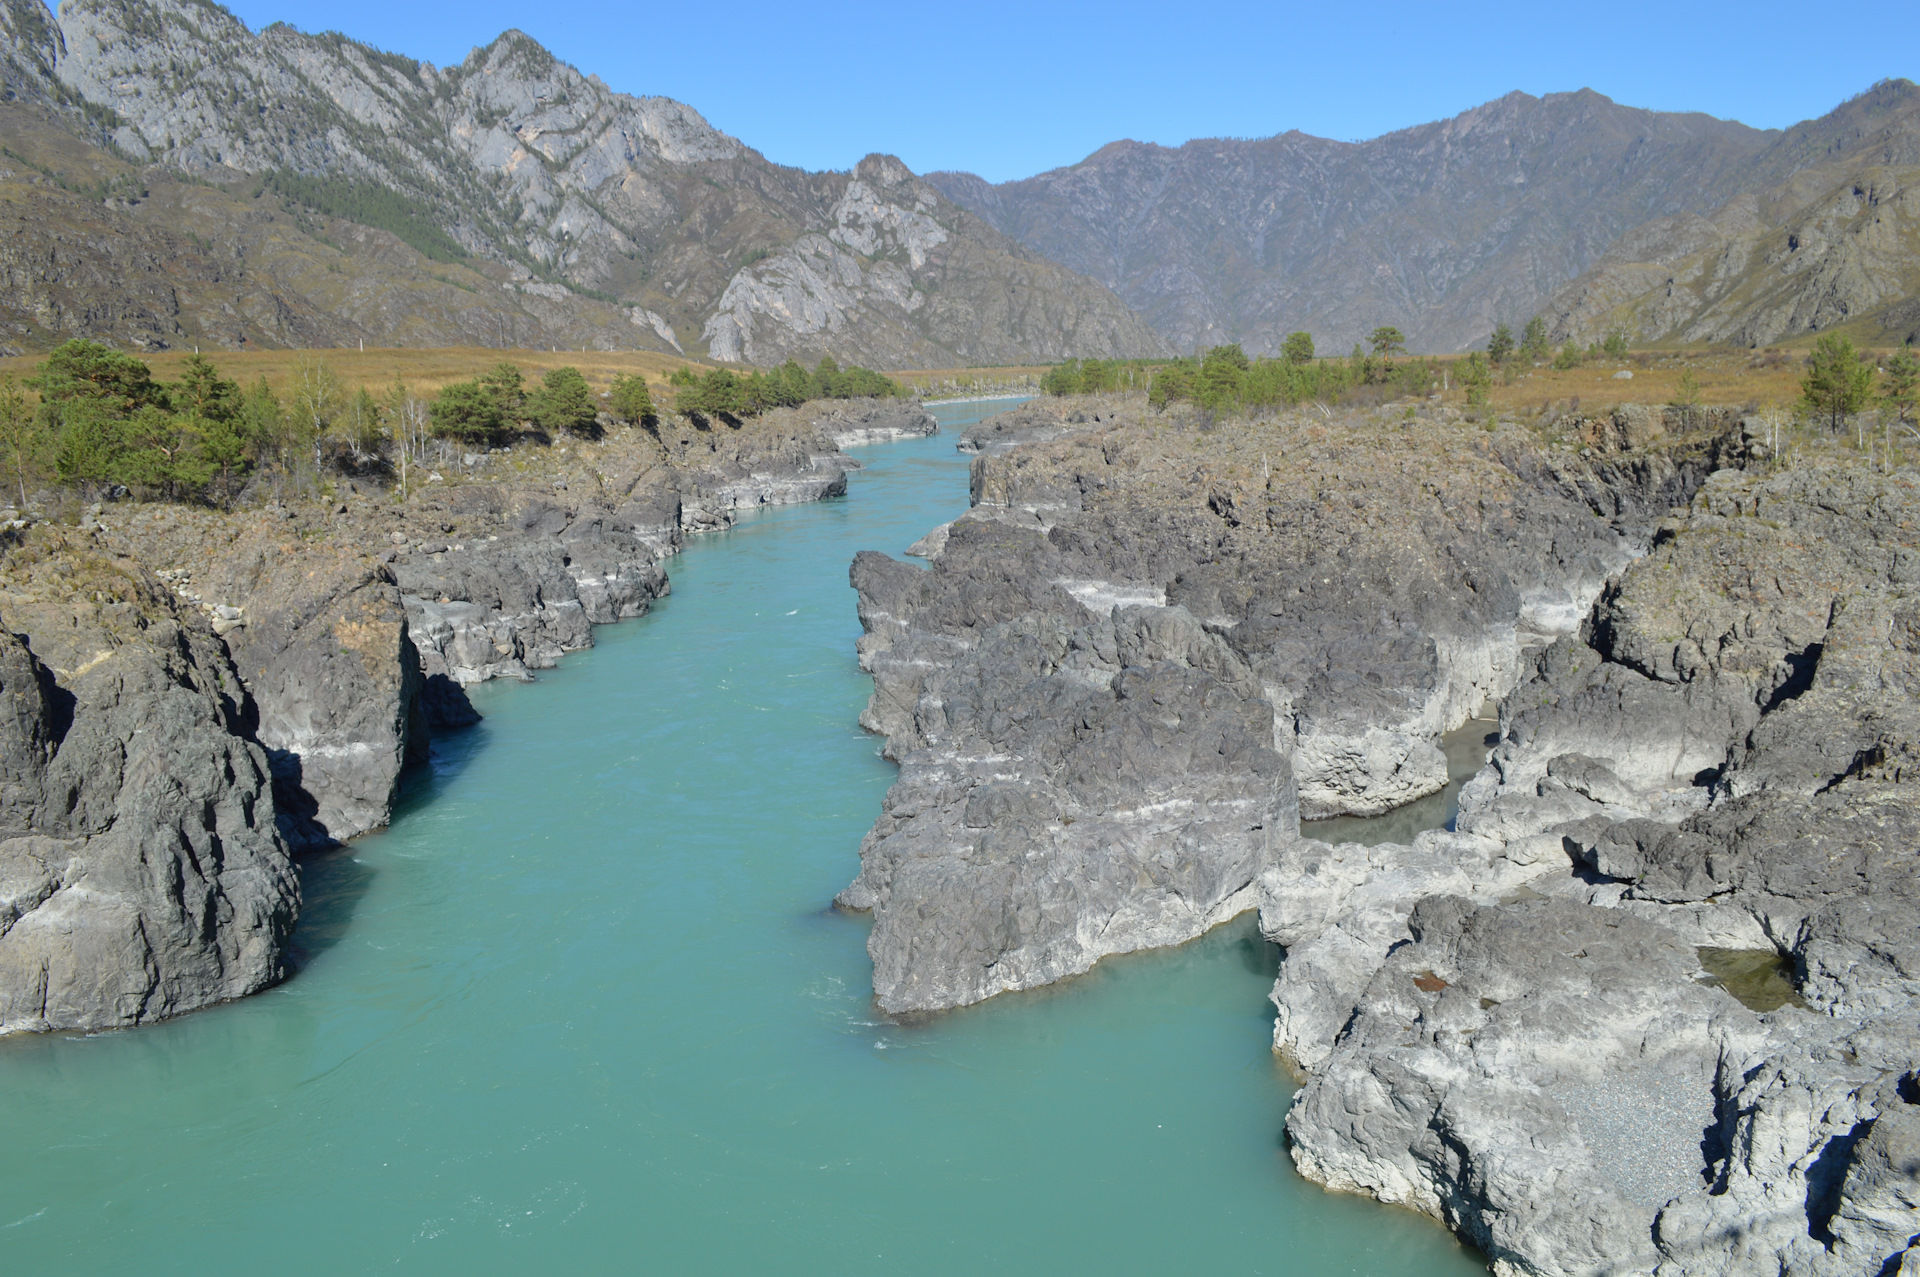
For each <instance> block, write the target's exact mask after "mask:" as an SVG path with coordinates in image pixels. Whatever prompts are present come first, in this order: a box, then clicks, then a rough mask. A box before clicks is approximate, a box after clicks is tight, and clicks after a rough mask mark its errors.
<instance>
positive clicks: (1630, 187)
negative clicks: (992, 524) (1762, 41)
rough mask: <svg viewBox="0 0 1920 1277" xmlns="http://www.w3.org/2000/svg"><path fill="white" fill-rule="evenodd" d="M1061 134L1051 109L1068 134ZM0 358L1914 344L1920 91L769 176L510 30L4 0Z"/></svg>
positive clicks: (106, 1)
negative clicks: (418, 350) (1054, 165)
mask: <svg viewBox="0 0 1920 1277" xmlns="http://www.w3.org/2000/svg"><path fill="white" fill-rule="evenodd" d="M1036 126H1037V127H1044V122H1039V123H1038V124H1037V125H1036ZM0 142H4V145H5V154H4V155H0V195H4V201H5V206H6V208H5V211H4V212H3V213H0V278H4V279H5V280H6V281H7V285H8V286H7V288H5V289H3V290H0V349H4V350H8V351H15V352H18V351H24V350H30V349H44V348H45V347H46V346H48V345H50V344H52V343H53V342H54V341H57V340H60V339H63V338H64V337H66V336H76V335H78V336H89V337H98V338H102V339H105V340H110V341H114V342H116V343H120V344H124V345H129V346H133V347H138V348H146V349H160V348H165V347H170V346H181V345H185V344H188V343H192V344H195V345H200V344H206V345H211V346H214V347H221V346H226V347H232V346H239V345H275V346H308V345H311V346H328V345H343V344H348V343H352V342H356V341H364V342H368V343H372V344H382V345H443V344H463V345H488V346H503V347H504V346H566V347H578V346H592V347H596V348H602V349H631V348H638V349H657V350H678V351H681V352H684V353H690V354H705V355H711V356H712V357H713V358H715V359H720V360H724V361H735V362H741V363H751V364H762V365H765V364H771V363H776V362H778V361H780V360H782V359H785V358H788V357H797V358H800V359H803V360H807V361H811V360H814V359H817V358H819V357H820V356H822V355H832V356H834V357H836V358H839V359H842V360H851V361H857V362H860V363H865V364H869V365H873V366H878V367H883V368H903V367H951V366H958V365H968V364H1005V363H1028V362H1051V361H1056V360H1061V359H1067V358H1076V357H1083V358H1084V357H1098V358H1113V357H1121V356H1148V357H1159V356H1165V355H1167V354H1170V353H1191V352H1193V351H1196V350H1198V349H1201V348H1204V347H1206V346H1211V345H1215V344H1219V343H1224V342H1232V341H1238V342H1240V343H1241V344H1242V345H1244V346H1245V347H1246V349H1247V350H1248V352H1249V353H1251V354H1273V353H1277V352H1278V350H1279V348H1280V345H1281V342H1282V341H1283V340H1284V338H1285V336H1286V334H1288V333H1290V332H1293V331H1296V330H1305V331H1307V332H1310V333H1311V334H1312V335H1313V337H1314V339H1315V342H1316V343H1317V345H1318V348H1319V351H1320V353H1322V354H1342V353H1345V351H1346V350H1347V349H1348V348H1349V347H1350V346H1351V345H1352V344H1353V343H1354V342H1355V341H1357V340H1359V339H1361V338H1362V337H1364V336H1365V334H1367V333H1368V332H1370V331H1371V330H1372V329H1374V328H1376V327H1378V326H1381V325H1389V324H1390V325H1393V326H1395V327H1397V328H1399V329H1400V330H1401V331H1402V332H1403V333H1405V334H1406V336H1407V339H1408V345H1409V346H1410V348H1411V349H1413V350H1415V351H1435V352H1446V351H1458V350H1463V349H1467V348H1471V347H1474V346H1478V345H1481V344H1483V343H1484V341H1485V339H1486V337H1487V335H1488V334H1489V333H1490V332H1491V331H1492V329H1493V327H1494V325H1495V324H1496V323H1500V322H1506V323H1508V324H1511V325H1514V326H1515V327H1516V328H1517V327H1518V326H1519V325H1520V324H1522V323H1524V322H1525V320H1526V319H1527V318H1528V317H1529V316H1531V315H1533V314H1536V313H1538V314H1542V315H1543V316H1545V317H1546V318H1547V319H1548V322H1549V325H1550V327H1551V328H1552V331H1553V333H1554V335H1555V338H1556V340H1564V339H1568V338H1572V339H1576V340H1580V341H1582V342H1585V341H1591V340H1596V339H1598V338H1600V337H1602V336H1604V335H1605V334H1606V333H1608V332H1611V331H1613V330H1615V329H1619V330H1621V331H1624V332H1626V333H1627V334H1628V336H1629V338H1630V339H1631V340H1634V341H1637V342H1642V343H1646V342H1679V341H1714V342H1736V343H1741V344H1749V345H1752V344H1764V343H1766V342H1771V341H1778V340H1781V339H1783V338H1785V337H1789V336H1792V335H1794V334H1803V333H1805V332H1809V331H1814V330H1819V329H1825V328H1831V327H1836V326H1840V327H1847V328H1849V329H1850V330H1858V331H1859V332H1860V333H1861V334H1863V335H1865V336H1867V337H1869V338H1871V339H1874V340H1899V339H1904V338H1905V337H1906V336H1908V335H1914V334H1920V194H1915V192H1916V191H1920V185H1917V184H1916V181H1915V174H1916V173H1920V90H1917V89H1916V88H1915V87H1914V85H1913V84H1912V83H1910V82H1908V81H1905V80H1896V81H1887V82H1885V83H1882V84H1880V85H1876V86H1875V87H1874V88H1873V89H1871V90H1870V91H1868V92H1866V93H1863V94H1861V95H1860V96H1859V97H1856V98H1854V99H1852V100H1850V101H1848V102H1846V103H1843V104H1842V105H1841V106H1839V107H1838V108H1836V109H1835V110H1834V111H1832V112H1830V113H1829V114H1827V115H1825V116H1823V117H1821V118H1820V119H1817V120H1810V121H1807V122H1805V123H1802V124H1799V125H1796V126H1794V127H1793V128H1790V129H1786V130H1758V129H1752V128H1748V127H1747V126H1745V125H1743V124H1739V123H1735V122H1732V121H1727V120H1720V119H1715V118H1713V117H1711V116H1708V115H1702V114H1694V113H1672V112H1658V111H1646V110H1639V109H1636V108H1633V107H1626V106H1621V105H1619V104H1617V103H1615V102H1613V101H1611V100H1609V99H1608V98H1606V97H1604V96H1602V95H1600V94H1598V93H1595V92H1592V91H1591V90H1584V89H1583V90H1580V91H1578V92H1573V93H1554V94H1548V95H1547V96H1545V97H1533V96H1530V95H1528V94H1525V93H1511V94H1508V95H1507V96H1505V97H1502V98H1500V99H1498V100H1496V101H1493V102H1489V103H1486V104H1485V105H1483V106H1479V107H1476V108H1474V109H1472V110H1470V111H1467V112H1465V113H1463V114H1461V115H1458V116H1455V117H1454V118H1452V119H1449V120H1443V121H1440V122H1437V123H1432V124H1423V125H1420V126H1418V127H1415V128H1409V129H1402V130H1400V131H1398V132H1395V133H1389V134H1386V135H1385V136H1382V137H1378V138H1374V139H1372V140H1370V141H1364V142H1336V141H1331V140H1328V139H1325V138H1317V137H1310V136H1308V135H1306V134H1303V133H1299V132H1291V133H1283V134H1280V135H1278V136H1275V137H1268V138H1259V139H1250V140H1249V139H1202V140H1196V141H1192V142H1188V143H1186V144H1185V145H1183V146H1178V147H1165V146H1157V145H1149V144H1144V143H1138V142H1129V141H1122V142H1115V143H1112V144H1111V145H1108V146H1106V147H1103V148H1101V149H1100V150H1099V151H1096V152H1095V153H1094V154H1092V155H1090V156H1088V157H1087V158H1086V159H1085V160H1083V161H1081V162H1080V163H1078V164H1075V165H1071V166H1069V167H1066V168H1062V169H1055V170H1053V171H1051V172H1047V173H1042V174H1040V175H1038V176H1036V177H1031V178H1027V179H1024V180H1022V181H1017V182H1007V183H1002V184H999V185H993V184H989V183H987V182H985V181H982V180H981V179H979V178H977V177H974V176H972V175H970V174H966V173H933V174H929V175H926V176H925V177H919V176H915V175H914V174H913V173H912V172H910V171H909V170H908V169H907V168H906V166H905V165H903V164H902V163H901V162H900V161H899V160H897V159H895V158H893V157H891V156H885V155H870V156H868V157H867V158H866V159H864V160H862V161H861V162H860V163H859V164H858V165H857V166H856V167H855V168H854V169H853V170H852V171H851V172H826V173H812V172H806V171H804V170H800V169H794V168H787V167H784V166H781V165H777V164H774V163H771V162H769V161H768V160H767V159H766V158H765V157H764V156H762V155H761V154H760V153H758V152H757V151H755V150H753V149H752V148H751V147H749V146H747V145H745V144H744V143H743V142H741V141H740V140H738V139H736V138H733V137H730V136H728V135H727V134H725V133H722V132H720V131H719V130H717V129H714V128H713V127H712V126H710V125H709V124H708V123H707V121H706V120H705V119H704V118H703V117H702V116H701V115H700V114H699V113H698V112H697V111H695V110H694V109H693V108H692V107H690V106H687V105H684V104H682V103H680V102H676V101H673V100H671V99H668V98H663V97H634V96H630V95H627V94H621V93H615V92H613V91H612V90H611V89H609V88H608V87H607V86H606V85H605V84H603V83H602V82H601V81H600V80H599V79H598V78H597V77H594V76H589V75H582V74H581V73H580V72H578V71H577V70H575V69H574V68H572V67H570V66H567V65H566V64H564V63H562V62H559V61H558V60H556V59H555V58H554V57H553V56H552V55H551V54H550V53H548V52H547V51H546V50H545V49H543V48H542V47H541V46H540V45H539V44H537V43H535V42H534V41H533V40H531V39H530V38H528V37H527V36H525V35H523V34H521V33H519V32H515V31H509V32H507V33H505V34H504V35H502V36H500V37H499V38H498V39H496V40H494V41H493V42H492V43H491V44H489V45H487V46H486V47H485V48H480V49H475V50H474V51H473V52H472V53H471V54H470V55H469V56H468V57H467V58H466V59H464V60H463V61H462V62H460V63H459V64H458V65H454V66H450V67H445V68H440V67H435V66H432V65H430V64H428V63H424V62H420V61H417V60H415V59H412V58H409V57H404V56H400V55H396V54H391V53H385V52H382V51H380V50H377V49H374V48H371V47H369V46H367V45H363V44H360V43H357V42H356V41H353V40H351V39H348V38H346V37H344V36H341V35H338V34H334V33H324V34H320V35H308V34H305V33H302V32H299V31H296V30H294V29H292V28H291V27H287V26H285V25H281V24H275V25H273V26H269V27H267V28H265V29H264V30H261V31H259V32H254V31H251V30H249V29H248V28H247V27H246V26H245V24H243V23H242V22H240V21H239V20H238V19H236V18H235V17H234V16H233V15H232V14H231V13H229V12H228V11H227V10H225V9H223V8H221V7H219V6H218V5H215V4H212V3H210V2H209V0H68V2H67V3H66V4H64V5H63V6H62V7H61V9H60V11H59V13H58V15H57V16H56V15H55V14H54V13H53V12H51V11H49V9H48V8H47V7H46V6H45V4H44V3H42V0H0Z"/></svg>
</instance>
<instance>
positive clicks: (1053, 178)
mask: <svg viewBox="0 0 1920 1277" xmlns="http://www.w3.org/2000/svg"><path fill="white" fill-rule="evenodd" d="M1914 94H1915V90H1914V88H1913V86H1912V85H1911V84H1908V83H1907V82H1905V81H1898V82H1890V83H1889V84H1888V85H1884V86H1880V87H1878V88H1876V89H1875V90H1874V91H1872V92H1871V93H1868V94H1865V95H1863V96H1862V97H1861V98H1857V99H1855V100H1854V101H1852V102H1849V103H1847V104H1844V105H1843V106H1841V107H1840V108H1838V109H1837V110H1835V111H1834V112H1833V113H1831V114H1830V115H1828V116H1826V117H1823V118H1822V119H1820V120H1815V121H1809V122H1807V123H1805V124H1802V125H1798V126H1796V127H1795V128H1793V129H1789V130H1786V131H1784V132H1781V131H1777V130H1774V131H1765V130H1758V129H1751V128H1748V127H1746V126H1745V125H1742V124H1738V123H1734V122H1731V121H1725V120H1718V119H1714V118H1712V117H1711V116H1706V115H1700V114H1676V113H1668V112H1658V111H1644V110H1638V109H1635V108H1632V107H1625V106H1621V105H1619V104H1617V103H1615V102H1613V101H1611V100H1609V99H1608V98H1606V97H1604V96H1602V95H1601V94H1598V93H1595V92H1592V91H1591V90H1581V91H1580V92H1577V93H1555V94H1548V95H1547V96H1545V97H1541V98H1536V97H1532V96H1530V95H1528V94H1525V93H1511V94H1508V95H1507V96H1506V97H1503V98H1500V99H1499V100H1497V101H1494V102H1489V103H1487V104H1486V105H1484V106H1480V107H1476V108H1474V109H1473V110H1471V111H1467V112H1465V113H1464V114H1462V115H1459V116H1456V117H1454V118H1453V119H1450V120H1444V121H1441V122H1439V123H1435V124H1426V125H1421V126H1419V127H1417V128H1411V129H1403V130H1401V131H1399V132H1396V133H1390V134H1387V135H1386V136H1384V137H1379V138H1374V139H1373V140H1371V141H1366V142H1335V141H1330V140H1328V139H1325V138H1316V137H1309V136H1307V135H1305V134H1301V133H1285V134H1281V135H1279V136H1277V137H1271V138H1261V139H1253V140H1241V139H1205V140H1198V141H1193V142H1188V143H1187V144H1186V145H1184V146H1180V147H1163V146H1153V145H1147V144H1143V143H1137V142H1116V143H1113V144H1112V145H1110V146H1107V147H1104V148H1102V149H1101V150H1099V151H1097V152H1095V153H1094V154H1093V155H1091V156H1089V157H1088V158H1087V159H1085V160H1083V161H1081V162H1080V163H1079V164H1075V165H1072V166H1070V167H1067V168H1063V169H1056V170H1053V171H1052V172H1048V173H1042V174H1040V175H1039V176H1037V177H1032V178H1027V179H1025V180H1023V181H1018V182H1008V183H1004V184H1001V185H997V186H995V185H989V184H987V183H985V182H982V181H980V180H979V179H978V178H975V177H973V176H971V175H969V174H965V173H931V174H928V175H927V178H926V180H927V181H928V182H929V183H931V184H932V185H934V186H936V187H938V188H939V189H940V190H942V191H944V192H945V193H946V194H947V195H948V197H949V198H951V199H953V200H954V201H955V202H956V203H959V204H963V205H965V206H967V207H968V208H971V209H973V210H974V211H975V212H976V213H978V214H980V216H982V217H983V218H985V219H986V220H987V221H989V222H991V223H992V224H993V225H994V226H996V227H998V228H999V229H1000V230H1002V231H1005V232H1006V233H1007V234H1009V235H1011V236H1013V237H1014V238H1015V239H1018V240H1019V241H1020V242H1022V243H1023V244H1026V245H1028V246H1029V247H1031V248H1033V249H1036V250H1037V251H1039V252H1041V253H1044V254H1046V255H1047V256H1049V257H1051V258H1053V259H1054V260H1055V261H1058V262H1061V263H1063V264H1065V265H1068V266H1071V267H1072V268H1073V269H1075V270H1077V271H1080V272H1082V273H1084V274H1086V275H1090V276H1092V277H1093V278H1094V279H1097V280H1099V281H1100V282H1101V283H1103V284H1106V285H1107V286H1108V287H1110V288H1112V289H1113V290H1114V291H1115V292H1117V293H1118V294H1119V295H1120V296H1121V297H1123V298H1125V299H1126V300H1127V301H1128V302H1129V303H1131V304H1132V305H1133V306H1135V307H1137V308H1138V309H1139V310H1140V311H1141V312H1142V313H1143V314H1144V315H1146V317H1147V318H1148V320H1149V321H1150V322H1151V323H1152V324H1153V326H1154V328H1155V329H1156V330H1157V331H1158V332H1159V333H1160V334H1161V335H1162V336H1163V337H1165V338H1166V339H1167V340H1168V341H1169V342H1170V343H1171V344H1172V345H1173V346H1174V347H1175V348H1177V349H1180V350H1183V351H1192V350H1194V349H1196V348H1198V347H1202V346H1207V345H1212V344H1215V343H1218V342H1225V341H1239V342H1241V343H1242V344H1243V345H1244V346H1245V347H1246V348H1247V350H1248V351H1249V352H1250V353H1263V354H1270V353H1274V352H1276V351H1277V350H1278V348H1279V344H1280V342H1281V340H1282V339H1283V338H1284V336H1285V335H1286V333H1288V332H1290V331H1293V330H1296V329H1302V330H1306V331H1309V332H1311V333H1312V334H1313V335H1314V338H1315V340H1316V341H1317V342H1318V343H1319V346H1320V349H1321V351H1322V352H1323V353H1325V352H1329V351H1334V352H1339V351H1344V350H1345V349H1346V348H1347V347H1348V346H1349V345H1350V344H1351V343H1352V342H1354V341H1356V340H1358V339H1359V338H1361V337H1362V336H1363V335H1364V334H1366V333H1367V332H1369V331H1370V330H1371V329H1373V328H1374V327H1376V326H1378V325H1381V324H1393V325H1396V326H1397V327H1399V328H1400V329H1401V330H1402V331H1404V332H1405V333H1406V334H1407V336H1408V338H1409V342H1410V344H1411V346H1412V347H1413V348H1414V349H1416V350H1430V351H1452V350H1461V349H1466V348H1469V347H1472V346H1476V345H1480V344H1482V343H1483V342H1484V341H1485V339H1486V337H1487V335H1488V334H1489V333H1490V332H1491V330H1492V328H1493V326H1494V325H1495V324H1496V323H1499V322H1506V323H1510V324H1513V325H1514V326H1515V327H1516V328H1517V327H1518V326H1519V324H1520V323H1521V322H1523V321H1524V320H1525V319H1527V318H1528V317H1529V316H1530V315H1532V314H1533V313H1535V312H1536V311H1539V310H1542V309H1549V308H1551V307H1552V306H1557V307H1559V309H1560V310H1561V311H1562V312H1563V318H1562V327H1563V328H1567V330H1568V331H1572V330H1573V329H1578V330H1579V331H1580V332H1581V333H1583V334H1584V333H1586V332H1587V331H1588V329H1590V328H1591V327H1592V326H1593V323H1594V322H1595V320H1594V316H1593V315H1592V314H1589V313H1588V312H1587V311H1582V312H1581V314H1580V316H1579V317H1578V318H1569V317H1567V316H1570V315H1571V310H1570V308H1571V306H1572V303H1571V302H1570V301H1568V300H1566V299H1567V297H1568V296H1569V295H1568V294H1566V293H1563V292H1562V291H1560V290H1563V289H1565V288H1567V287H1568V286H1569V285H1570V283H1571V281H1574V280H1576V279H1578V278H1579V277H1581V276H1582V275H1583V273H1584V272H1586V271H1588V270H1589V269H1590V268H1593V267H1595V266H1596V264H1598V263H1600V262H1601V261H1602V259H1603V258H1605V257H1607V255H1608V253H1609V250H1610V249H1611V248H1613V247H1614V246H1615V245H1616V244H1618V243H1621V242H1623V241H1622V237H1623V236H1628V235H1629V233H1631V232H1637V231H1640V230H1642V229H1643V228H1645V227H1647V226H1648V225H1649V224H1652V223H1656V222H1662V219H1667V220H1670V221H1675V220H1677V222H1678V223H1685V222H1686V219H1688V218H1699V217H1703V216H1706V215H1708V214H1711V213H1713V211H1714V210H1716V209H1720V208H1722V207H1724V206H1726V205H1727V204H1728V202H1729V201H1731V200H1733V199H1734V198H1735V197H1736V196H1737V195H1741V194H1743V193H1748V192H1763V193H1770V192H1775V191H1777V190H1778V189H1779V188H1781V187H1783V186H1785V185H1787V184H1789V183H1792V182H1794V181H1796V180H1799V177H1800V175H1802V174H1804V173H1806V172H1807V171H1808V170H1809V169H1810V168H1813V167H1818V166H1828V165H1831V164H1833V163H1836V162H1839V161H1840V160H1841V159H1842V158H1843V157H1846V156H1852V155H1858V156H1861V157H1863V162H1864V157H1867V156H1870V155H1873V154H1880V155H1883V156H1885V157H1887V158H1886V159H1885V161H1884V162H1889V163H1890V162H1893V157H1897V156H1899V155H1904V154H1906V153H1907V152H1908V150H1909V149H1910V148H1911V146H1912V144H1913V139H1914V136H1915V134H1914V130H1913V125H1912V117H1911V112H1910V111H1909V110H1908V109H1907V108H1906V107H1905V106H1903V105H1902V104H1903V103H1910V102H1911V101H1912V99H1913V97H1914ZM1876 148H1877V150H1876ZM1770 197H1771V196H1769V198H1770ZM1662 224H1665V223H1664V222H1662ZM1636 278H1637V277H1636ZM1606 296H1607V298H1608V305H1607V306H1603V307H1601V309H1604V310H1609V311H1610V309H1611V305H1612V298H1613V293H1612V292H1609V293H1607V294H1606ZM1550 299H1552V301H1551V303H1550ZM1589 309H1591V307H1589ZM1569 324H1570V325H1571V328H1568V327H1567V326H1568V325H1569ZM1670 327H1671V326H1670V325H1665V326H1663V323H1662V322H1660V321H1651V322H1650V324H1649V327H1648V328H1647V330H1646V331H1645V332H1644V333H1639V334H1636V335H1637V336H1641V337H1643V338H1644V339H1647V340H1652V339H1655V338H1664V337H1667V336H1668V335H1669V329H1670Z"/></svg>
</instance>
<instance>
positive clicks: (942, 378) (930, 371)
mask: <svg viewBox="0 0 1920 1277" xmlns="http://www.w3.org/2000/svg"><path fill="white" fill-rule="evenodd" d="M1051 367H1052V365H1051V364H1009V365H1007V366H1005V367H1002V368H907V369H903V370H901V371H899V372H890V373H888V374H887V376H889V377H891V378H893V379H894V380H895V381H897V382H899V383H900V384H901V385H904V386H917V387H918V388H919V389H921V390H923V391H926V392H928V393H929V395H932V396H936V397H937V394H938V393H939V392H941V391H950V392H954V393H964V392H966V391H968V390H995V389H1003V388H1004V389H1016V388H1026V387H1030V386H1037V385H1039V383H1040V378H1042V377H1044V376H1045V375H1046V374H1047V370H1048V369H1050V368H1051Z"/></svg>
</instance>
